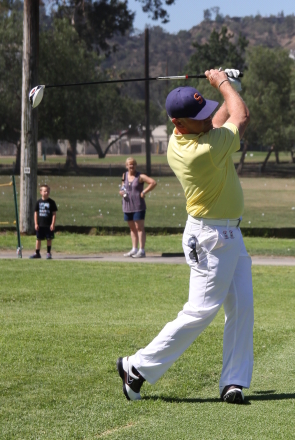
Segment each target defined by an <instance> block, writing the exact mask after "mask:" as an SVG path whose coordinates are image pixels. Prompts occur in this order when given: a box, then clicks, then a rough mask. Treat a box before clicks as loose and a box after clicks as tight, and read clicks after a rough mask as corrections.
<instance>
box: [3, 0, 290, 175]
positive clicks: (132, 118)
mask: <svg viewBox="0 0 295 440" xmlns="http://www.w3.org/2000/svg"><path fill="white" fill-rule="evenodd" d="M142 3H144V0H143V1H142ZM149 3H150V5H151V6H153V5H154V2H146V3H145V4H146V5H148V4H149ZM172 3H173V2H170V4H172ZM80 4H83V8H84V9H83V11H82V12H83V13H82V12H81V10H80V9H79V8H78V7H77V2H75V1H69V2H67V3H64V2H62V3H61V4H58V6H57V7H55V8H52V9H51V10H50V11H49V12H48V9H47V10H45V6H44V7H42V8H41V10H40V34H39V35H40V42H39V44H40V49H39V54H40V58H39V84H59V83H77V82H86V81H87V82H90V81H98V80H104V79H116V78H118V72H117V71H116V72H114V70H112V68H111V67H108V68H107V69H103V68H102V64H103V62H104V61H105V60H106V59H107V57H108V56H109V54H110V53H111V52H112V51H116V50H117V47H116V45H115V44H113V43H112V41H114V39H113V36H114V35H118V34H120V35H124V33H125V32H127V31H130V30H131V29H132V23H133V18H134V15H133V13H132V12H131V11H129V10H128V8H127V3H126V2H119V1H112V2H109V1H108V0H101V1H98V2H92V1H91V0H88V1H86V0H85V1H83V2H79V5H80ZM166 4H167V5H169V2H168V3H167V1H166ZM47 7H48V5H47ZM160 10H161V8H160V9H158V12H157V13H158V18H161V19H162V21H165V20H167V14H166V15H165V14H164V12H163V13H162V16H161V12H160ZM163 11H164V9H163ZM150 12H152V13H153V14H156V10H155V9H154V10H153V11H152V9H151V10H150ZM207 15H208V14H207ZM152 32H153V29H151V33H152ZM235 37H236V38H234V35H232V34H230V33H229V32H228V29H227V27H226V26H223V27H222V28H221V30H220V31H218V30H213V31H212V33H211V35H210V37H209V39H208V42H207V43H205V44H199V43H197V42H195V43H193V45H192V46H193V53H192V55H191V57H190V60H189V63H188V65H187V66H186V67H184V66H182V67H183V69H184V70H185V71H186V73H191V74H193V73H200V72H203V71H205V70H207V69H208V68H218V67H220V66H222V67H223V68H226V67H234V68H238V69H240V70H241V71H243V72H244V78H243V79H242V85H243V92H242V96H243V98H244V100H245V101H246V103H247V105H248V106H249V108H250V112H251V124H250V125H249V127H248V129H247V131H246V134H245V144H244V145H245V148H247V146H248V145H249V146H254V145H255V146H261V145H262V146H269V147H270V149H271V150H270V151H274V152H275V153H276V157H277V160H279V151H280V150H289V151H290V153H291V155H292V160H294V157H293V154H294V150H293V149H294V144H295V129H294V127H293V121H294V116H295V114H294V113H295V106H294V104H295V62H294V59H292V58H291V57H290V56H289V53H288V51H286V50H283V49H281V48H276V49H270V48H266V47H259V46H256V47H249V42H248V41H247V39H246V38H245V37H243V36H242V35H241V34H239V35H238V36H235ZM0 41H1V43H0V121H1V123H0V140H6V141H8V142H11V143H13V144H15V145H17V147H18V151H19V147H20V125H21V123H20V118H21V81H22V49H21V48H22V2H21V1H19V0H16V1H12V0H10V1H6V2H2V4H1V7H0ZM143 46H144V44H142V47H143ZM152 61H153V60H152V59H151V61H150V64H151V65H152ZM131 70H132V66H130V73H129V72H128V68H126V69H125V71H124V72H121V77H124V75H125V76H129V75H130V76H131V74H132V72H131ZM114 75H116V76H115V77H114ZM140 76H142V75H140ZM162 84H163V83H162ZM162 84H161V85H157V87H162V88H161V90H159V92H158V95H157V97H156V98H155V99H153V100H152V102H151V116H150V120H151V125H153V126H156V125H158V124H165V123H166V115H165V111H164V103H165V97H166V95H167V93H168V92H169V91H170V90H171V89H172V88H174V87H175V83H169V84H168V85H165V87H164V86H163V85H162ZM191 84H192V85H194V86H196V87H197V88H198V89H200V91H201V92H202V93H203V94H204V95H205V96H208V97H210V98H211V99H217V100H218V99H220V96H219V94H218V92H216V93H215V91H214V90H212V88H211V87H210V86H209V84H207V82H206V81H204V80H202V81H195V82H193V83H191ZM182 85H183V84H182ZM38 113H39V118H38V135H39V139H43V138H49V139H52V140H53V141H57V140H58V139H68V140H69V145H70V146H69V150H68V155H67V163H66V166H69V167H70V166H74V167H75V166H76V161H75V157H76V154H75V152H76V143H77V141H82V140H87V141H89V142H90V143H91V144H92V145H93V146H94V147H95V148H96V151H97V153H98V155H99V157H104V156H105V154H107V151H103V148H102V146H101V140H102V139H103V140H105V139H108V138H109V135H110V134H111V133H117V134H118V136H120V133H121V134H123V133H126V131H127V132H128V130H129V131H130V132H131V131H132V130H136V129H138V128H140V127H143V126H144V125H145V110H144V100H143V99H138V98H137V99H135V98H134V96H133V94H132V89H130V88H129V89H128V87H125V86H124V85H121V86H120V85H111V84H109V85H104V86H83V87H73V88H71V87H67V88H57V89H49V90H46V89H45V95H44V99H43V101H42V104H41V105H40V106H39V107H38ZM130 127H131V129H130ZM168 129H169V127H168ZM18 157H19V156H18Z"/></svg>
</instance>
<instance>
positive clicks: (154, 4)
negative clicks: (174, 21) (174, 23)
mask: <svg viewBox="0 0 295 440" xmlns="http://www.w3.org/2000/svg"><path fill="white" fill-rule="evenodd" d="M137 1H139V2H140V3H142V5H143V7H142V10H143V12H148V13H149V14H152V15H151V17H152V19H153V20H158V19H160V20H161V21H162V23H168V21H169V14H168V13H167V11H166V9H164V8H163V7H162V6H163V4H166V5H167V6H170V5H173V4H175V2H176V0H163V1H162V0H137Z"/></svg>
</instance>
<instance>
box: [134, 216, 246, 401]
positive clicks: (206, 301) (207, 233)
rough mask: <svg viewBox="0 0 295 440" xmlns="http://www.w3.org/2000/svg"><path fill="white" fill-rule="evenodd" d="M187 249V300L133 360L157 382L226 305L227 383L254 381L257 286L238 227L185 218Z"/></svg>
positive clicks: (221, 384)
mask: <svg viewBox="0 0 295 440" xmlns="http://www.w3.org/2000/svg"><path fill="white" fill-rule="evenodd" d="M190 237H195V238H196V240H197V246H196V251H197V255H198V262H196V261H193V260H194V259H193V257H192V258H191V257H190V253H191V248H190V247H189V246H188V240H189V239H190ZM182 244H183V249H184V253H185V257H186V261H187V263H188V264H189V266H190V268H191V272H190V286H189V298H188V302H187V303H186V304H185V305H184V307H183V310H182V311H181V312H179V314H178V316H177V318H176V319H175V320H174V321H172V322H169V323H168V324H167V325H166V326H165V327H164V328H163V330H162V331H161V332H160V333H159V334H158V336H157V337H156V338H155V339H154V340H153V341H152V342H151V343H150V344H149V345H148V346H147V347H145V348H143V349H141V350H139V351H138V352H137V353H136V354H135V355H133V356H130V358H129V360H130V362H131V363H132V365H133V366H134V367H135V368H136V369H137V370H138V371H139V372H140V373H141V374H142V376H143V377H144V378H145V379H146V380H147V381H148V382H150V383H152V384H153V383H155V382H156V381H157V380H158V379H159V378H160V377H161V376H162V375H163V374H164V373H165V372H166V371H167V370H168V368H169V367H170V366H171V365H172V364H173V363H174V362H175V361H176V360H177V359H178V357H179V356H180V355H181V354H182V353H183V352H184V351H185V350H186V349H187V348H188V347H189V346H190V344H191V343H192V342H193V341H194V340H195V339H196V338H197V337H198V336H199V335H200V333H201V332H202V331H203V330H204V329H205V328H206V327H207V326H208V325H209V324H210V322H211V321H212V320H213V318H214V317H215V316H216V314H217V312H218V311H219V309H220V308H221V306H222V305H223V307H224V312H225V326H224V336H223V368H222V372H221V378H220V382H219V389H220V392H221V391H222V389H223V388H224V387H225V386H226V385H231V384H234V385H241V386H243V387H245V388H248V387H249V386H250V382H251V377H252V370H253V324H254V313H253V289H252V275H251V258H250V256H249V255H248V253H247V251H246V248H245V245H244V242H243V237H242V234H241V231H240V228H238V227H231V226H208V225H203V223H201V224H195V223H192V222H191V221H190V220H188V221H187V224H186V228H185V231H184V234H183V243H182Z"/></svg>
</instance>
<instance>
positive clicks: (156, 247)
mask: <svg viewBox="0 0 295 440" xmlns="http://www.w3.org/2000/svg"><path fill="white" fill-rule="evenodd" d="M35 241H36V239H35V237H31V236H22V237H21V244H22V247H23V249H24V250H31V251H32V252H33V251H34V249H35ZM244 241H245V245H246V248H247V250H248V252H249V254H250V255H252V256H253V255H268V256H280V255H281V256H285V257H295V240H294V239H284V238H261V237H244ZM130 247H131V239H130V235H129V234H127V235H98V236H97V235H90V234H89V235H84V234H70V233H67V232H58V233H56V235H55V239H54V241H53V247H52V252H53V258H54V257H55V254H56V253H58V252H61V253H66V254H73V255H91V254H101V253H111V252H115V253H116V252H119V253H122V254H123V253H124V252H127V251H128V250H129V249H130ZM16 248H17V236H16V232H5V233H0V251H5V250H15V249H16ZM45 252H46V242H45V241H43V243H42V248H41V254H43V256H44V253H45ZM146 252H147V255H149V254H151V253H156V254H161V253H163V252H166V253H169V252H170V253H175V252H177V253H179V252H183V250H182V234H175V235H150V234H147V242H146Z"/></svg>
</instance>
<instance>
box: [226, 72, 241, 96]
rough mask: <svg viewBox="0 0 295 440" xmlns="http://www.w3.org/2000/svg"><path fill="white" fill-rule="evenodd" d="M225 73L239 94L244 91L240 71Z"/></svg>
mask: <svg viewBox="0 0 295 440" xmlns="http://www.w3.org/2000/svg"><path fill="white" fill-rule="evenodd" d="M225 73H226V74H227V77H228V79H229V82H230V84H231V85H232V87H233V88H234V89H235V90H236V91H237V92H240V91H241V90H242V84H241V81H240V80H239V74H240V71H239V70H237V69H225Z"/></svg>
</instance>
